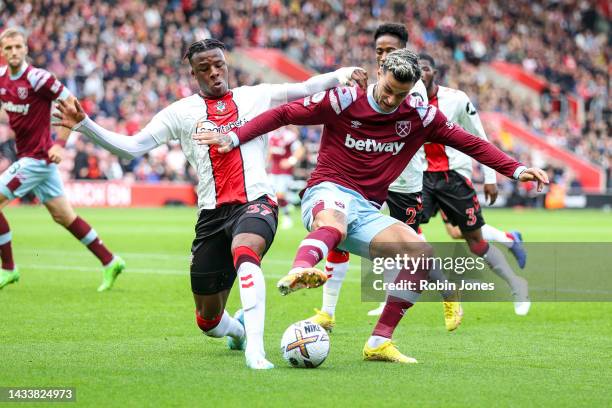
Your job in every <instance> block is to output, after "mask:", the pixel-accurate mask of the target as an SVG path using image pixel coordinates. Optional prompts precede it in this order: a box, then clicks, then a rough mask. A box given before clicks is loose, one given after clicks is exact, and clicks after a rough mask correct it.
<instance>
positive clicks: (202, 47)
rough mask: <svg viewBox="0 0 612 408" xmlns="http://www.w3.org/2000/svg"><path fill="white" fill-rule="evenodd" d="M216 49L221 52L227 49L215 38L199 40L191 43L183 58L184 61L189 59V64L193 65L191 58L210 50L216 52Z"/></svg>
mask: <svg viewBox="0 0 612 408" xmlns="http://www.w3.org/2000/svg"><path fill="white" fill-rule="evenodd" d="M215 48H219V49H220V50H224V49H225V44H223V43H222V42H221V41H219V40H215V39H214V38H207V39H205V40H199V41H196V42H193V43H191V45H190V46H189V48H187V52H185V55H184V56H183V59H188V60H189V63H191V58H192V57H193V56H194V55H195V54H197V53H199V52H204V51H209V50H214V49H215Z"/></svg>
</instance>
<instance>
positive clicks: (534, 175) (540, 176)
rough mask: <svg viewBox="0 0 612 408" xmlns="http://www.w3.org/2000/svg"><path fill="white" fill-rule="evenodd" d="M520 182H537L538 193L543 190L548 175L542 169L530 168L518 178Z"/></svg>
mask: <svg viewBox="0 0 612 408" xmlns="http://www.w3.org/2000/svg"><path fill="white" fill-rule="evenodd" d="M519 180H520V181H537V182H538V193H539V192H541V191H542V190H543V189H544V184H548V175H547V174H546V172H545V171H544V170H542V169H538V168H537V167H530V168H528V169H527V170H525V171H523V172H522V173H521V174H520V176H519Z"/></svg>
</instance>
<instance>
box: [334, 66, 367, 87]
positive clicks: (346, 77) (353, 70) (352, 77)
mask: <svg viewBox="0 0 612 408" xmlns="http://www.w3.org/2000/svg"><path fill="white" fill-rule="evenodd" d="M336 76H337V78H338V82H339V83H340V84H341V85H348V86H354V85H355V84H357V85H358V86H359V87H360V88H362V89H363V90H364V91H365V90H366V89H367V87H368V73H367V72H366V70H364V69H363V68H359V67H345V68H340V69H338V70H337V71H336Z"/></svg>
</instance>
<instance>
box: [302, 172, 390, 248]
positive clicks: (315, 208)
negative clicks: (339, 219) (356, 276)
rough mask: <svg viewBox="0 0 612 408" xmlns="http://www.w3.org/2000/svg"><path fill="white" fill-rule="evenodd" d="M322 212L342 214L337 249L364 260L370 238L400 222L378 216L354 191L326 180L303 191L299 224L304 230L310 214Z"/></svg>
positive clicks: (363, 198) (374, 208) (377, 210)
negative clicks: (345, 224) (342, 229)
mask: <svg viewBox="0 0 612 408" xmlns="http://www.w3.org/2000/svg"><path fill="white" fill-rule="evenodd" d="M323 209H326V210H327V209H333V210H337V211H340V212H342V213H344V214H345V215H346V219H347V221H348V227H347V236H346V240H344V242H343V243H342V244H340V245H339V246H338V248H339V249H341V250H344V251H348V252H350V253H352V254H355V255H359V256H361V257H365V258H369V257H370V243H371V242H372V239H374V237H375V236H376V235H378V234H379V233H380V232H381V231H383V230H384V229H386V228H388V227H389V226H391V225H393V224H396V223H400V222H399V221H398V220H396V219H395V218H391V217H389V216H388V215H384V214H382V213H381V212H380V209H379V208H377V207H376V206H374V204H372V203H371V202H369V201H368V200H366V199H365V197H363V196H362V195H361V194H359V193H357V192H356V191H353V190H351V189H349V188H346V187H342V186H340V185H338V184H335V183H332V182H329V181H326V182H323V183H321V184H317V185H316V186H313V187H310V188H309V189H307V190H306V191H305V192H304V196H303V197H302V221H303V222H304V226H305V227H306V229H308V231H310V228H311V226H312V221H313V219H314V215H316V214H317V213H318V212H319V211H321V210H323ZM313 214H314V215H313ZM400 224H401V223H400Z"/></svg>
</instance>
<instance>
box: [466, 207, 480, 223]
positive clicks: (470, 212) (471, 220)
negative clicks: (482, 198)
mask: <svg viewBox="0 0 612 408" xmlns="http://www.w3.org/2000/svg"><path fill="white" fill-rule="evenodd" d="M474 212H475V211H474V208H473V207H472V208H468V209H467V210H465V213H466V214H467V216H468V220H467V223H466V225H467V226H468V227H471V226H472V225H475V224H476V220H477V219H476V215H475V214H474Z"/></svg>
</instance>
